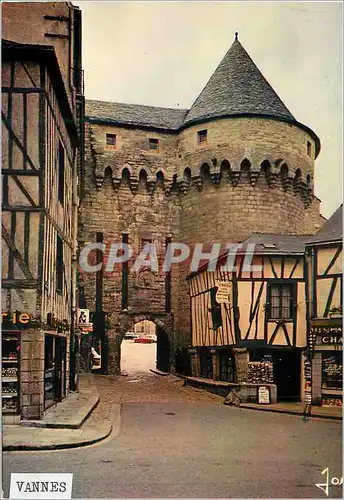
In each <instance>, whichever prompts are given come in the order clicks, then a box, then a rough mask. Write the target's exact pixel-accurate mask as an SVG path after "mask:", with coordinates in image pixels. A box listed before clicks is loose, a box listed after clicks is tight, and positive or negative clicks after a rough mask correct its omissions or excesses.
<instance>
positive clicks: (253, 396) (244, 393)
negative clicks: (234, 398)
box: [184, 377, 277, 403]
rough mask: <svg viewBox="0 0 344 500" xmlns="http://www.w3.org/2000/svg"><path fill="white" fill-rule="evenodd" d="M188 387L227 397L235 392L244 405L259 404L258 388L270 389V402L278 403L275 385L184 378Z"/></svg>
mask: <svg viewBox="0 0 344 500" xmlns="http://www.w3.org/2000/svg"><path fill="white" fill-rule="evenodd" d="M184 379H185V383H186V385H189V386H191V387H201V388H203V389H205V390H206V391H208V392H211V393H213V394H217V395H219V396H223V397H226V396H228V394H229V393H230V392H231V391H233V390H235V391H236V394H237V395H238V396H239V397H240V399H241V402H242V403H258V388H259V387H262V386H264V387H269V389H270V402H271V403H276V402H277V386H276V385H275V384H249V383H245V382H241V383H234V382H221V381H217V380H211V379H206V378H201V377H184Z"/></svg>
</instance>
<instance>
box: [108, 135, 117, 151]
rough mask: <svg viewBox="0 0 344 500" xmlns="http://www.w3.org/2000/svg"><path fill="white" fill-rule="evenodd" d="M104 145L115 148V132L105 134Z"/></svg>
mask: <svg viewBox="0 0 344 500" xmlns="http://www.w3.org/2000/svg"><path fill="white" fill-rule="evenodd" d="M106 147H107V148H110V149H116V134H106Z"/></svg>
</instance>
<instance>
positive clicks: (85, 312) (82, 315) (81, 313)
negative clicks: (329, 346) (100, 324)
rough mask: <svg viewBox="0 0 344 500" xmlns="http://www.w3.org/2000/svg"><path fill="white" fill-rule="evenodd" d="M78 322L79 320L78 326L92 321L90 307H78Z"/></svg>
mask: <svg viewBox="0 0 344 500" xmlns="http://www.w3.org/2000/svg"><path fill="white" fill-rule="evenodd" d="M76 322H77V325H78V326H82V325H88V324H89V323H90V310H89V309H77V311H76Z"/></svg>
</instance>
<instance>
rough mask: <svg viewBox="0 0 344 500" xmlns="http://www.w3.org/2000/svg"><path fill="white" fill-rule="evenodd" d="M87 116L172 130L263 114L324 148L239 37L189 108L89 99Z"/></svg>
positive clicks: (88, 117)
mask: <svg viewBox="0 0 344 500" xmlns="http://www.w3.org/2000/svg"><path fill="white" fill-rule="evenodd" d="M85 116H86V119H87V120H88V121H90V122H96V123H110V124H113V125H126V126H134V127H135V126H136V127H148V128H153V129H158V130H166V131H172V132H173V131H178V130H181V129H183V128H185V127H187V126H190V125H192V124H194V123H200V122H202V121H207V120H212V119H215V118H220V117H225V116H226V117H230V116H232V117H237V116H248V117H249V116H260V117H265V118H270V119H271V118H272V119H274V120H280V121H286V122H288V123H292V124H294V125H296V126H297V127H300V128H302V129H303V130H306V131H307V132H308V133H309V134H310V135H311V137H312V138H313V139H314V141H315V147H316V152H315V157H317V156H318V154H319V152H320V140H319V138H318V137H317V135H316V134H315V133H314V132H313V131H312V130H311V129H310V128H308V127H307V126H306V125H303V124H302V123H300V122H298V121H297V120H296V119H295V118H294V116H293V115H292V114H291V113H290V111H289V110H288V109H287V107H286V106H285V105H284V104H283V102H282V101H281V99H280V98H279V97H278V95H277V94H276V92H275V91H274V90H273V88H272V87H271V85H270V84H269V83H268V82H267V80H266V79H265V78H264V76H263V75H262V73H261V72H260V71H259V69H258V68H257V66H256V65H255V63H254V62H253V61H252V59H251V58H250V56H249V55H248V53H247V52H246V50H245V49H244V48H243V46H242V45H241V43H240V42H239V41H238V40H237V38H236V39H235V41H234V42H233V44H232V46H231V47H230V49H229V50H228V52H227V53H226V55H225V56H224V58H223V59H222V61H221V62H220V64H219V66H218V67H217V69H216V70H215V72H214V73H213V75H212V76H211V78H210V80H209V81H208V83H207V84H206V86H205V87H204V89H203V90H202V92H201V93H200V95H199V96H198V97H197V99H196V100H195V102H194V103H193V105H192V106H191V108H190V109H189V110H188V109H174V108H162V107H156V106H143V105H140V104H124V103H116V102H105V101H98V100H86V110H85Z"/></svg>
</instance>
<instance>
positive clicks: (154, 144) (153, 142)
mask: <svg viewBox="0 0 344 500" xmlns="http://www.w3.org/2000/svg"><path fill="white" fill-rule="evenodd" d="M149 149H150V150H151V151H156V152H157V153H158V152H159V139H153V138H152V139H149Z"/></svg>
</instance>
